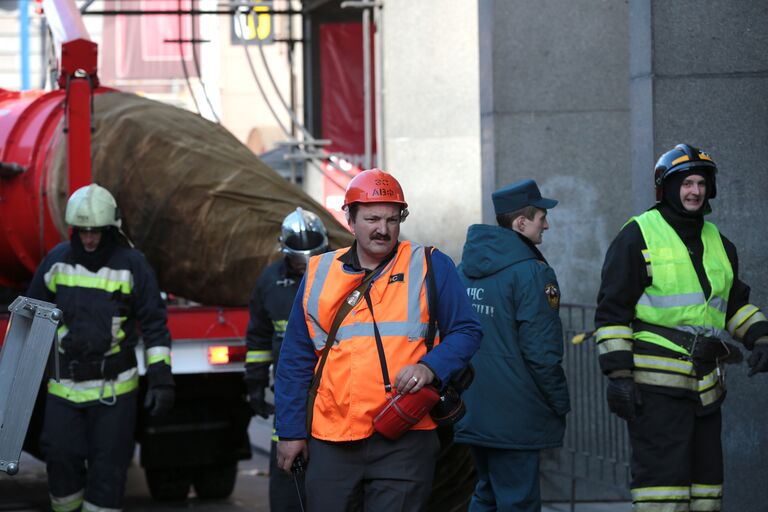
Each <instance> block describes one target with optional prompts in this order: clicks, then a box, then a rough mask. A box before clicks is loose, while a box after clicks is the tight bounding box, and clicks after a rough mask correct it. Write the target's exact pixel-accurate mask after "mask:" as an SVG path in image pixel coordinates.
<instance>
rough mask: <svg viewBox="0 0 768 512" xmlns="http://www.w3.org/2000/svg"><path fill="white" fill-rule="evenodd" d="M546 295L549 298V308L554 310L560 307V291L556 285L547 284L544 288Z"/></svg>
mask: <svg viewBox="0 0 768 512" xmlns="http://www.w3.org/2000/svg"><path fill="white" fill-rule="evenodd" d="M544 294H545V295H546V296H547V302H548V303H549V307H551V308H552V309H557V308H559V307H560V290H559V289H558V288H557V285H556V284H555V283H547V285H546V286H545V287H544Z"/></svg>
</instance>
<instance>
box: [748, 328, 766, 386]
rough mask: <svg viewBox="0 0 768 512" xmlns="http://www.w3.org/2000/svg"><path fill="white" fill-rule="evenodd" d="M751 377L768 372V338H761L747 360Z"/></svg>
mask: <svg viewBox="0 0 768 512" xmlns="http://www.w3.org/2000/svg"><path fill="white" fill-rule="evenodd" d="M747 364H748V365H749V376H750V377H752V376H753V375H755V374H756V373H761V372H766V371H768V337H761V338H758V340H757V341H756V342H755V346H754V347H752V355H750V356H749V359H748V360H747Z"/></svg>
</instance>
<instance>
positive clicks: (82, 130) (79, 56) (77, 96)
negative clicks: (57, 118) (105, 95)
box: [59, 39, 99, 193]
mask: <svg viewBox="0 0 768 512" xmlns="http://www.w3.org/2000/svg"><path fill="white" fill-rule="evenodd" d="M97 48H98V47H97V45H96V43H93V42H91V41H86V40H85V39H76V40H74V41H69V42H67V43H64V44H63V45H61V73H60V75H59V87H61V88H62V89H64V91H65V94H66V102H65V104H64V108H65V109H66V124H65V127H64V130H65V133H66V136H67V145H68V147H69V148H72V149H73V150H70V151H68V153H67V164H68V169H69V190H70V193H71V192H74V191H75V190H77V189H78V188H80V187H84V186H86V185H88V184H90V183H91V116H92V112H91V108H92V105H93V103H92V97H93V91H94V90H95V89H96V88H97V87H98V86H99V79H98V77H97V76H96V61H97V51H98V50H97Z"/></svg>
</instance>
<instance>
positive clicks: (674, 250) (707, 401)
mask: <svg viewBox="0 0 768 512" xmlns="http://www.w3.org/2000/svg"><path fill="white" fill-rule="evenodd" d="M700 237H701V244H702V245H703V253H702V254H701V255H700V257H701V263H702V265H703V268H704V272H705V274H706V279H707V281H708V284H709V287H710V290H709V293H708V294H707V295H706V296H705V292H704V289H703V288H702V284H701V282H700V280H699V276H698V275H697V273H696V269H695V268H694V264H693V262H692V259H691V258H692V257H693V253H689V248H688V247H686V245H685V244H684V243H683V241H682V240H681V238H680V236H679V235H678V233H677V232H676V231H675V229H674V228H673V227H672V226H671V225H670V224H669V223H668V222H667V221H666V220H665V218H664V216H663V215H662V213H661V212H660V211H659V210H658V209H651V210H649V211H647V212H645V213H644V214H642V215H640V216H638V217H635V218H633V219H631V220H630V222H628V223H627V225H625V227H624V229H622V232H621V233H620V234H619V236H618V237H617V238H616V240H614V243H613V244H612V245H611V248H610V249H609V251H608V254H607V255H606V261H605V265H604V267H603V281H602V284H601V290H600V293H599V295H598V310H597V314H596V321H595V322H596V326H597V327H598V329H597V332H596V339H597V343H598V351H599V353H600V364H601V367H602V368H603V371H604V372H605V373H610V372H611V371H613V370H617V369H631V370H632V371H633V374H634V378H635V380H636V382H638V384H640V385H641V386H643V387H644V386H653V387H655V388H656V389H668V390H670V392H672V391H673V390H674V392H673V393H672V394H679V395H689V396H691V397H697V396H698V397H699V399H700V400H701V403H702V405H704V406H711V405H714V404H717V403H718V402H719V401H720V399H721V397H722V395H723V390H722V387H721V386H720V382H719V381H718V375H719V374H718V370H717V368H716V364H715V361H714V360H712V361H705V362H703V363H702V362H701V361H697V364H696V368H694V363H693V361H692V358H691V354H690V353H689V352H688V350H686V349H685V348H683V347H681V346H680V345H678V344H676V343H674V342H673V341H671V340H669V339H666V338H665V337H664V336H662V335H660V334H657V333H654V332H649V331H648V330H639V329H638V330H635V329H633V322H635V323H636V321H637V320H640V321H643V322H646V323H649V324H654V325H658V326H662V327H666V328H670V329H675V330H678V331H683V332H686V333H689V334H697V335H699V336H706V337H710V338H722V337H724V334H725V331H726V330H727V331H728V332H730V333H731V335H733V336H734V337H736V338H738V339H741V338H742V337H743V336H744V334H745V333H746V331H747V330H748V329H749V328H750V327H751V326H752V325H754V324H755V323H758V322H761V323H764V324H765V317H764V316H763V314H762V313H760V312H759V310H758V309H757V308H756V307H755V306H753V305H751V304H749V303H748V302H747V301H748V298H749V288H748V287H747V286H746V285H744V284H743V283H741V282H740V281H739V280H738V276H736V275H735V272H734V265H733V264H732V259H733V260H735V248H733V246H732V244H730V242H727V243H728V246H729V248H730V249H729V250H730V251H731V254H732V256H729V251H728V250H726V245H725V242H724V240H723V238H722V236H721V235H720V233H719V231H718V230H717V228H716V227H715V226H714V224H711V223H709V222H704V223H703V226H702V227H701V234H700ZM734 290H735V297H734V296H733V295H734Z"/></svg>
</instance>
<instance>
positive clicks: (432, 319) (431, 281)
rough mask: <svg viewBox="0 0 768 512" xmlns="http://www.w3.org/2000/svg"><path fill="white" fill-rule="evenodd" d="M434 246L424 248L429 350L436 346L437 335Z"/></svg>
mask: <svg viewBox="0 0 768 512" xmlns="http://www.w3.org/2000/svg"><path fill="white" fill-rule="evenodd" d="M433 250H434V247H432V246H428V247H425V248H424V256H425V257H426V259H427V287H428V293H427V299H428V301H429V304H428V307H429V325H428V327H427V337H426V338H425V339H424V343H425V344H426V345H427V352H429V351H430V350H432V349H433V348H434V346H435V335H436V334H437V284H436V283H435V271H434V269H433V268H432V251H433Z"/></svg>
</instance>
